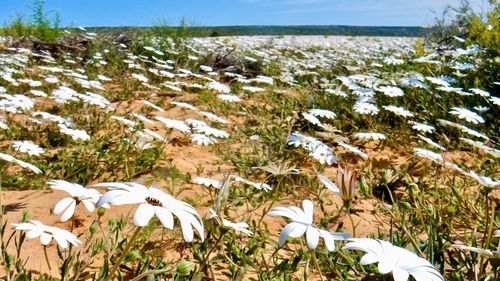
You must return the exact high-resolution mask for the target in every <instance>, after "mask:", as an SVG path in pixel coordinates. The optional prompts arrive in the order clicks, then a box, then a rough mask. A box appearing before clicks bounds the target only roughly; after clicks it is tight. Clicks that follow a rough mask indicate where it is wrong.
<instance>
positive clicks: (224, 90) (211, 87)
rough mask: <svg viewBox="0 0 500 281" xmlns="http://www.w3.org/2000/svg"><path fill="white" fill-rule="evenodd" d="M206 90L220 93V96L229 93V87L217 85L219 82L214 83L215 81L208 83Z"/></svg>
mask: <svg viewBox="0 0 500 281" xmlns="http://www.w3.org/2000/svg"><path fill="white" fill-rule="evenodd" d="M207 89H209V90H213V91H216V92H218V93H221V94H229V93H231V88H230V87H229V86H227V85H224V84H222V83H219V82H216V81H213V82H210V83H208V85H207Z"/></svg>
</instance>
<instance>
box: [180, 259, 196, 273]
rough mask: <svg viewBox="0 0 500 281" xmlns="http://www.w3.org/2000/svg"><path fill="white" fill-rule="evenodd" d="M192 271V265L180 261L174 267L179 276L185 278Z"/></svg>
mask: <svg viewBox="0 0 500 281" xmlns="http://www.w3.org/2000/svg"><path fill="white" fill-rule="evenodd" d="M193 269H194V263H192V262H190V261H181V262H179V263H178V264H177V266H176V271H177V273H179V275H181V276H186V275H189V274H190V273H191V271H193Z"/></svg>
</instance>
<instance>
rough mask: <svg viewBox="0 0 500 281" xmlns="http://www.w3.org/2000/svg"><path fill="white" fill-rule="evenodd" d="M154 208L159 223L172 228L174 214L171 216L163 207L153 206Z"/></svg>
mask: <svg viewBox="0 0 500 281" xmlns="http://www.w3.org/2000/svg"><path fill="white" fill-rule="evenodd" d="M154 209H155V215H156V216H157V217H158V219H159V220H160V222H161V224H162V225H163V226H164V227H166V228H168V229H173V228H174V216H172V213H171V212H170V211H169V210H167V209H165V208H163V207H155V208H154Z"/></svg>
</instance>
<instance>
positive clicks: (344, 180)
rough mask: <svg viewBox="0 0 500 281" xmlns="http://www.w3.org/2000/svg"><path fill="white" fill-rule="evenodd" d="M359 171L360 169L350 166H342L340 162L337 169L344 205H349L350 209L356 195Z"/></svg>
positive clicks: (338, 184) (338, 183)
mask: <svg viewBox="0 0 500 281" xmlns="http://www.w3.org/2000/svg"><path fill="white" fill-rule="evenodd" d="M358 173H359V172H358V171H354V170H352V169H351V167H349V166H347V167H345V168H342V167H341V166H340V164H339V166H338V169H337V186H338V187H339V189H340V191H341V196H342V200H343V201H344V206H346V207H348V209H349V208H350V206H351V203H352V201H353V200H354V196H355V195H356V187H357V182H358Z"/></svg>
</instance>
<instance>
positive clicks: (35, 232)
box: [26, 229, 43, 238]
mask: <svg viewBox="0 0 500 281" xmlns="http://www.w3.org/2000/svg"><path fill="white" fill-rule="evenodd" d="M42 233H43V232H42V231H41V230H38V229H33V230H30V231H28V232H26V237H27V238H35V237H38V236H40V235H42Z"/></svg>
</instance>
